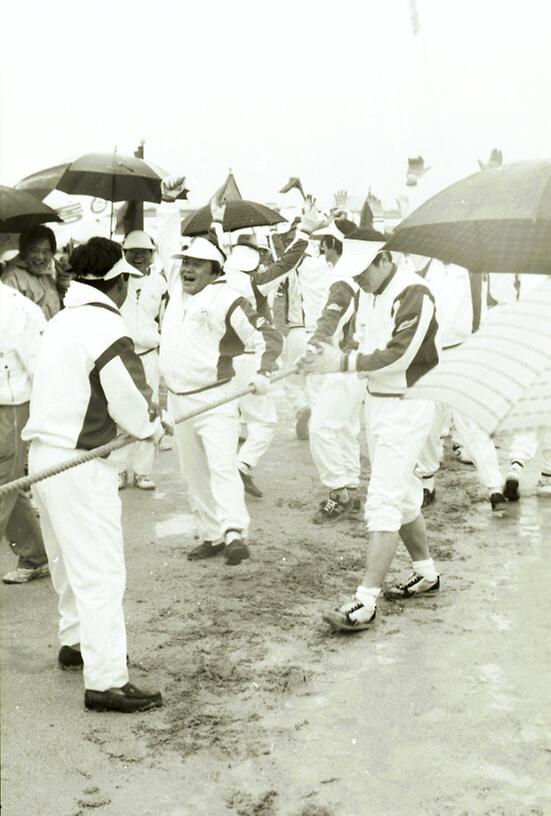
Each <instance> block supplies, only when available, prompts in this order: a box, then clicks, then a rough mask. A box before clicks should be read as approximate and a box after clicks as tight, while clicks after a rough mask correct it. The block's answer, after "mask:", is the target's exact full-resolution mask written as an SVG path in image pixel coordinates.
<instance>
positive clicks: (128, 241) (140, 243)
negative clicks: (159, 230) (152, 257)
mask: <svg viewBox="0 0 551 816" xmlns="http://www.w3.org/2000/svg"><path fill="white" fill-rule="evenodd" d="M122 248H123V249H150V250H151V251H152V252H153V251H154V249H155V244H154V243H153V241H152V240H151V238H150V237H149V235H148V234H147V232H143V230H132V232H129V233H128V235H127V236H126V238H125V239H124V241H123V242H122Z"/></svg>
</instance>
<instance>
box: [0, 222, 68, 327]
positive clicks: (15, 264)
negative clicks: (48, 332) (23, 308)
mask: <svg viewBox="0 0 551 816" xmlns="http://www.w3.org/2000/svg"><path fill="white" fill-rule="evenodd" d="M56 251H57V243H56V239H55V235H54V233H53V231H52V230H51V229H50V228H49V227H45V226H44V225H43V224H39V225H38V226H36V227H31V228H30V229H28V230H24V231H23V232H22V233H21V234H20V236H19V254H18V255H17V256H16V257H15V258H13V259H12V260H11V261H8V263H7V264H6V268H5V270H4V273H3V275H2V282H3V283H5V284H6V285H7V286H12V287H13V288H14V289H17V290H18V291H19V292H21V294H22V295H25V297H28V298H29V300H32V301H33V303H36V304H37V306H40V308H41V309H42V311H43V313H44V317H45V318H46V320H49V319H50V318H51V317H53V316H54V315H55V314H57V312H59V310H60V309H61V307H62V304H63V297H64V295H65V292H66V291H67V287H68V286H69V283H70V280H71V278H70V275H69V274H68V273H67V272H66V271H65V270H64V269H63V268H62V267H61V266H59V264H56V263H55V260H54V255H55V253H56Z"/></svg>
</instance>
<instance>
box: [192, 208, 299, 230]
mask: <svg viewBox="0 0 551 816" xmlns="http://www.w3.org/2000/svg"><path fill="white" fill-rule="evenodd" d="M211 221H212V213H211V209H210V207H209V206H207V207H201V209H200V210H197V211H196V212H194V213H191V215H188V217H187V218H185V219H184V221H183V223H182V235H189V236H193V235H201V234H203V233H205V232H208V231H209V228H210V225H211ZM283 221H286V219H285V218H283V216H282V215H280V214H279V213H278V212H276V210H272V209H270V207H265V206H264V204H258V203H257V202H256V201H246V200H245V199H242V200H241V201H228V202H227V204H226V210H225V213H224V221H223V224H222V227H223V229H224V232H233V230H238V229H244V228H245V227H269V226H272V225H273V224H280V223H282V222H283Z"/></svg>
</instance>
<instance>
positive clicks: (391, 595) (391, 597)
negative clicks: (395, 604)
mask: <svg viewBox="0 0 551 816" xmlns="http://www.w3.org/2000/svg"><path fill="white" fill-rule="evenodd" d="M439 591H440V587H439V586H435V587H431V589H426V590H425V591H424V592H410V594H409V595H402V594H401V593H399V592H397V591H395V590H392V589H389V590H387V591H386V592H383V598H384V599H385V600H386V601H411V599H412V598H422V597H423V596H424V595H430V594H431V592H432V593H433V594H434V593H435V592H439Z"/></svg>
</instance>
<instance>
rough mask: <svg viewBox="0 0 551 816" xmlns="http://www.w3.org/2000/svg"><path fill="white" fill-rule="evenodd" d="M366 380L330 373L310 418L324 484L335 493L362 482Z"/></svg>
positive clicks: (313, 448) (313, 449)
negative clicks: (362, 421) (361, 427)
mask: <svg viewBox="0 0 551 816" xmlns="http://www.w3.org/2000/svg"><path fill="white" fill-rule="evenodd" d="M365 392H366V381H365V380H360V379H358V377H357V376H355V375H354V374H326V375H325V376H323V377H321V383H320V390H319V394H318V395H317V398H316V400H315V403H314V405H313V407H312V416H311V417H310V451H311V453H312V459H313V460H314V463H315V465H316V467H317V469H318V473H319V477H320V480H321V483H322V484H324V485H325V486H326V487H328V488H330V489H331V490H335V489H337V488H340V487H358V485H359V482H360V469H361V468H360V413H361V407H362V402H363V399H364V396H365Z"/></svg>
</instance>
